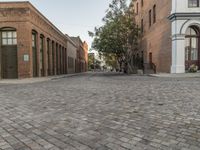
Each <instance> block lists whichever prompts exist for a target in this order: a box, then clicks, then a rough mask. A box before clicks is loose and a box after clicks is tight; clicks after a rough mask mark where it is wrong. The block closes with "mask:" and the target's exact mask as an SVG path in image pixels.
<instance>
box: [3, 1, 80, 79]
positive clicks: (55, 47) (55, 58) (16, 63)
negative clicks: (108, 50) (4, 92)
mask: <svg viewBox="0 0 200 150" xmlns="http://www.w3.org/2000/svg"><path fill="white" fill-rule="evenodd" d="M77 47H79V46H78V45H76V43H74V42H73V41H72V40H71V38H70V37H69V36H67V35H65V34H63V33H62V32H61V31H60V30H59V29H57V28H56V27H55V26H54V25H53V24H52V23H51V22H50V21H49V20H48V19H47V18H46V17H45V16H43V15H42V14H41V13H40V12H39V11H38V10H37V9H36V8H35V7H34V6H33V5H32V4H30V3H29V2H0V78H29V77H41V76H49V75H60V74H67V73H68V69H69V67H74V70H75V65H69V62H70V61H69V60H68V58H70V60H72V59H71V58H73V61H74V62H75V59H79V58H77V56H76V55H77V54H76V50H77V49H78V48H77ZM73 51H75V52H73ZM68 53H69V54H68ZM75 56H76V58H74V57H75ZM71 62H72V61H71ZM70 70H73V68H70ZM81 71H82V70H81ZM70 72H72V71H70Z"/></svg>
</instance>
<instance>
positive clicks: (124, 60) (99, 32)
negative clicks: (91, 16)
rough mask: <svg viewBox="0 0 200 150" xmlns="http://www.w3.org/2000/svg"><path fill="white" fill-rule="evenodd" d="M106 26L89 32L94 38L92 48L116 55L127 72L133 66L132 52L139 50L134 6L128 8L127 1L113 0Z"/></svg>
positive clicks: (107, 15) (107, 13) (104, 19)
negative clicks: (131, 62)
mask: <svg viewBox="0 0 200 150" xmlns="http://www.w3.org/2000/svg"><path fill="white" fill-rule="evenodd" d="M103 21H104V25H103V26H101V27H99V28H95V32H94V33H92V32H89V35H90V36H92V37H93V38H94V40H93V43H92V47H93V48H94V49H96V50H97V51H98V52H100V53H104V54H105V53H107V54H114V55H115V56H116V59H117V61H118V63H119V65H120V68H121V67H122V64H124V66H125V67H124V69H125V72H127V71H128V68H129V67H128V66H131V64H130V59H131V52H132V51H134V50H135V49H136V48H137V46H138V45H137V41H138V35H139V29H138V27H137V25H136V24H135V21H134V10H133V6H132V5H130V6H129V7H128V6H127V1H126V0H113V1H112V2H111V3H110V5H109V9H108V10H107V12H106V16H105V17H104V18H103Z"/></svg>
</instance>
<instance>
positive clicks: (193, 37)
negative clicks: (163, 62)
mask: <svg viewBox="0 0 200 150" xmlns="http://www.w3.org/2000/svg"><path fill="white" fill-rule="evenodd" d="M169 19H170V20H171V23H172V66H171V73H184V72H185V70H186V69H187V68H188V67H189V66H190V65H192V64H196V65H197V66H199V63H200V54H199V53H200V52H199V51H200V40H199V35H200V1H199V0H172V11H171V15H170V17H169Z"/></svg>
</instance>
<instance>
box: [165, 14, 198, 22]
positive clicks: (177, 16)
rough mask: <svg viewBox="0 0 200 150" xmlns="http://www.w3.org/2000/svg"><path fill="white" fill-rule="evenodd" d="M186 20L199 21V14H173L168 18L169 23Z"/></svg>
mask: <svg viewBox="0 0 200 150" xmlns="http://www.w3.org/2000/svg"><path fill="white" fill-rule="evenodd" d="M188 18H190V19H199V20H200V12H199V13H196V12H195V13H173V14H171V15H170V16H169V17H168V19H169V20H170V21H174V20H187V19H188Z"/></svg>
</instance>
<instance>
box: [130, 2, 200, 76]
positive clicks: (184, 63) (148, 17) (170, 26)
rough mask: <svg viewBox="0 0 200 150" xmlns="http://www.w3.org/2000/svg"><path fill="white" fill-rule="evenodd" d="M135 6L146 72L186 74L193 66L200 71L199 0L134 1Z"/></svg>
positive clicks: (140, 47) (140, 48) (140, 46)
mask: <svg viewBox="0 0 200 150" xmlns="http://www.w3.org/2000/svg"><path fill="white" fill-rule="evenodd" d="M133 6H134V9H135V20H136V23H137V24H138V26H139V27H140V30H141V38H140V41H139V50H140V53H141V54H142V55H143V59H144V69H145V70H147V69H149V68H150V69H156V71H157V72H171V73H184V72H185V71H186V70H187V69H189V67H190V66H191V65H193V64H195V65H196V66H198V67H199V68H200V44H199V43H200V40H199V39H200V38H199V36H200V1H199V0H162V1H161V0H133Z"/></svg>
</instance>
